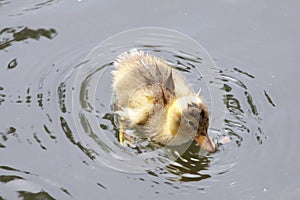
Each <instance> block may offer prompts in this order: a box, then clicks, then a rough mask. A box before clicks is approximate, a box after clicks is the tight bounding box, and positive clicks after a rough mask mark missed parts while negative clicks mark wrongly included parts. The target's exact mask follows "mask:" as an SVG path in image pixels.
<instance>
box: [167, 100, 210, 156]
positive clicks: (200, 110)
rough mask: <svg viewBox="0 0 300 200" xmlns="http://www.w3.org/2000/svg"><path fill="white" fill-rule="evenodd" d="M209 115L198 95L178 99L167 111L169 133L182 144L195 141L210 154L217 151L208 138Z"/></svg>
mask: <svg viewBox="0 0 300 200" xmlns="http://www.w3.org/2000/svg"><path fill="white" fill-rule="evenodd" d="M208 125H209V114H208V110H207V107H206V105H205V103H204V102H203V100H202V99H201V98H200V97H199V96H198V95H190V96H183V97H179V98H176V99H175V100H174V101H173V102H172V103H171V104H170V106H169V108H168V109H167V123H166V127H165V128H167V129H168V131H169V132H170V133H171V134H172V135H173V136H174V138H176V139H177V140H178V141H181V142H182V143H184V142H187V141H188V140H190V141H191V140H192V139H195V140H196V141H197V142H198V143H199V144H200V146H201V147H202V148H203V149H205V150H206V151H208V152H214V151H215V144H214V143H213V141H212V140H211V139H210V138H209V136H208V133H207V132H208Z"/></svg>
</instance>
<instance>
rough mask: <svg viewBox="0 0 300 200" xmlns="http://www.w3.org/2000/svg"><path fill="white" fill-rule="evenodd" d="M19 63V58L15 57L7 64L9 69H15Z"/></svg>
mask: <svg viewBox="0 0 300 200" xmlns="http://www.w3.org/2000/svg"><path fill="white" fill-rule="evenodd" d="M17 65H18V62H17V58H14V59H13V60H12V61H10V62H9V63H8V65H7V69H13V68H15V67H16V66H17Z"/></svg>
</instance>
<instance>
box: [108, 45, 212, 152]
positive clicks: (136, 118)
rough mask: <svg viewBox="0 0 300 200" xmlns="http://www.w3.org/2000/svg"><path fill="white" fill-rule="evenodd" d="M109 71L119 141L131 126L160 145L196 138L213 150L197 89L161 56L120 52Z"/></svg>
mask: <svg viewBox="0 0 300 200" xmlns="http://www.w3.org/2000/svg"><path fill="white" fill-rule="evenodd" d="M114 65H115V67H116V69H115V70H113V71H112V75H113V83H112V87H113V92H114V94H115V97H116V113H117V115H118V121H119V124H120V133H119V139H120V142H122V140H123V138H124V134H125V133H126V130H130V129H133V130H135V131H136V132H137V133H141V135H142V136H143V137H145V138H149V139H150V140H151V141H153V142H155V143H158V144H161V145H171V146H176V145H181V144H184V143H187V142H190V141H192V140H194V139H195V140H196V141H197V142H198V143H199V144H200V146H201V147H202V148H203V149H205V150H206V151H207V152H213V151H215V144H214V143H213V141H212V140H211V139H210V137H209V136H208V133H207V130H208V126H209V114H208V109H207V106H206V104H205V102H204V101H203V99H202V98H201V97H200V95H199V93H195V92H193V91H192V89H191V88H190V86H189V85H188V84H187V82H186V81H185V79H184V78H183V76H181V74H179V72H177V71H176V70H174V69H173V68H172V66H171V65H170V64H169V63H168V62H167V61H165V60H163V59H161V58H158V57H156V56H154V55H151V54H149V53H145V52H144V51H138V50H135V49H134V50H131V51H130V52H125V53H123V54H121V55H120V56H119V57H118V58H117V59H116V61H115V62H114Z"/></svg>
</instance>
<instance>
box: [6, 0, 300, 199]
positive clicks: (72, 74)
mask: <svg viewBox="0 0 300 200" xmlns="http://www.w3.org/2000/svg"><path fill="white" fill-rule="evenodd" d="M145 4H147V5H145ZM145 6H146V7H147V8H149V10H148V9H143V8H145ZM298 6H299V5H296V4H295V5H291V4H281V3H276V2H274V3H272V4H268V3H261V4H260V6H257V3H254V2H247V1H240V2H236V1H218V2H215V3H212V2H209V1H207V2H205V3H204V2H203V3H199V2H189V4H183V3H182V2H176V1H175V2H173V3H172V5H171V4H170V5H168V4H167V3H162V2H152V3H140V2H135V3H133V4H126V3H125V2H108V1H107V2H105V1H103V2H97V3H96V2H92V1H84V0H83V1H27V2H26V3H25V2H21V1H20V2H19V1H0V21H1V30H0V33H1V36H0V63H1V66H2V67H1V68H0V116H1V121H0V136H1V137H0V151H1V154H0V197H1V198H2V199H33V198H34V197H35V198H44V199H83V198H87V197H88V198H90V199H120V198H125V199H127V198H131V199H153V198H160V199H180V198H189V199H202V198H203V199H204V198H206V199H217V198H223V199H297V197H298V198H299V196H300V182H299V180H298V177H299V175H300V171H299V169H300V160H299V158H298V157H299V156H298V155H297V152H298V148H297V143H298V141H299V134H298V131H297V130H298V129H299V123H298V122H299V116H298V115H297V111H298V108H297V104H296V103H297V102H299V100H300V98H299V97H300V94H299V89H298V86H297V84H296V81H293V80H297V77H298V71H299V69H298V68H297V54H298V53H299V47H298V46H297V45H296V44H297V41H298V37H297V36H298V35H299V32H300V28H299V26H298V25H297V23H296V20H297V17H298V14H297V11H296V10H297V8H298ZM254 11H255V12H254ZM122 16H126V18H125V17H122ZM167 16H168V17H167ZM108 19H109V21H108ZM145 26H160V27H165V28H172V29H175V30H178V31H180V32H182V33H184V34H186V35H189V36H190V37H192V38H193V39H194V40H195V41H193V40H190V39H189V38H187V37H185V36H184V35H182V34H181V33H177V32H174V31H169V30H167V29H160V31H157V29H155V31H153V30H154V29H148V30H149V31H147V32H146V33H145V32H142V33H143V34H141V32H138V31H137V32H136V31H135V32H131V33H129V35H127V36H126V38H128V39H127V40H124V37H119V38H118V37H117V36H116V37H113V38H109V37H110V36H112V35H114V34H116V33H119V32H121V31H124V30H127V29H132V28H136V27H145ZM127 33H128V32H127ZM107 38H109V39H108V40H106V42H104V43H102V44H100V43H101V42H102V41H104V40H105V39H107ZM134 38H139V40H138V41H137V43H135V44H133V43H131V42H130V41H131V40H133V39H134ZM195 42H198V43H201V44H202V45H203V46H204V47H205V49H206V50H207V52H208V53H209V54H210V56H211V58H210V57H209V56H208V54H207V52H206V51H205V50H204V49H203V48H201V47H196V46H193V45H194V43H195ZM131 48H138V49H143V50H145V51H149V52H151V53H153V54H155V55H157V56H161V57H164V58H166V59H167V60H168V61H170V62H172V63H174V64H176V68H177V69H179V70H180V73H182V74H183V75H184V76H185V77H186V78H187V80H188V81H189V82H190V83H191V85H192V87H193V89H194V90H198V89H199V86H200V87H201V93H202V94H203V96H204V98H205V99H206V101H207V103H208V106H209V109H210V111H211V112H210V113H212V118H211V119H212V120H211V127H210V135H211V136H212V137H213V138H214V140H215V142H217V143H218V145H217V151H216V152H215V153H212V154H208V155H204V156H203V155H202V153H201V152H199V148H198V147H197V146H196V145H195V144H192V145H191V147H190V148H188V150H187V151H185V152H184V154H183V155H181V156H180V157H179V158H178V159H176V160H174V159H173V158H172V157H170V155H169V154H168V153H166V149H163V150H162V149H158V148H156V147H153V146H151V145H150V144H149V143H147V141H141V142H140V143H139V144H138V146H137V147H136V148H130V147H124V146H121V145H120V144H119V143H118V142H117V134H118V131H117V128H118V125H117V123H116V121H115V119H114V115H113V109H112V105H113V96H112V93H111V87H110V84H111V76H110V70H111V69H112V67H113V66H112V61H113V60H114V59H115V57H116V56H117V55H119V53H121V52H123V51H124V50H128V49H131ZM197 49H198V51H197ZM214 63H215V64H216V65H214ZM216 105H217V106H216ZM224 138H225V139H224ZM226 139H229V140H226ZM222 141H224V142H223V143H224V144H222ZM145 161H147V162H145ZM1 198H0V199H1Z"/></svg>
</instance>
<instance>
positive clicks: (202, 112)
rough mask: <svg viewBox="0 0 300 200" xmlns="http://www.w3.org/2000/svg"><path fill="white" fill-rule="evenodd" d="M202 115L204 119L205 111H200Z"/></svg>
mask: <svg viewBox="0 0 300 200" xmlns="http://www.w3.org/2000/svg"><path fill="white" fill-rule="evenodd" d="M200 116H201V118H202V119H204V117H205V113H204V111H201V112H200Z"/></svg>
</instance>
